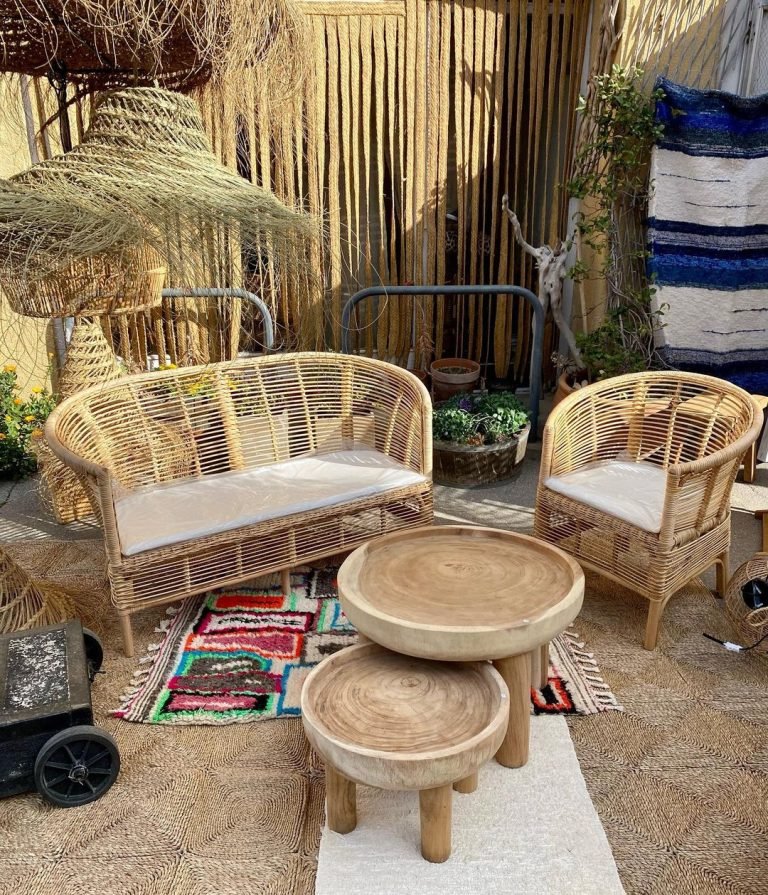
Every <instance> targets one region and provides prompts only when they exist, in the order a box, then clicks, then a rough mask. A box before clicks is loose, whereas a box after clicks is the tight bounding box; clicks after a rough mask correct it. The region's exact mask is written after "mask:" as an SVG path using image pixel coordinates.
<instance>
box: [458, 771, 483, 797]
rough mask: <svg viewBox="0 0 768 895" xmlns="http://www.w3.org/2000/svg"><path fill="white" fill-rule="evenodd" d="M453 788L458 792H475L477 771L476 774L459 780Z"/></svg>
mask: <svg viewBox="0 0 768 895" xmlns="http://www.w3.org/2000/svg"><path fill="white" fill-rule="evenodd" d="M453 788H454V789H455V790H456V792H462V793H470V792H474V791H475V790H476V789H477V771H475V773H474V774H470V775H469V777H465V778H464V779H463V780H457V781H456V782H455V783H454V784H453Z"/></svg>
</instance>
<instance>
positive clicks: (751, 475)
mask: <svg viewBox="0 0 768 895" xmlns="http://www.w3.org/2000/svg"><path fill="white" fill-rule="evenodd" d="M756 475H757V442H756V441H753V442H752V444H751V445H750V446H749V450H748V451H747V453H746V454H744V469H743V471H742V479H743V480H744V481H745V482H748V483H749V482H754V480H755V476H756Z"/></svg>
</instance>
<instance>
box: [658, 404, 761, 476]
mask: <svg viewBox="0 0 768 895" xmlns="http://www.w3.org/2000/svg"><path fill="white" fill-rule="evenodd" d="M753 403H754V405H755V417H754V419H753V420H752V425H751V426H750V427H749V429H747V431H746V432H745V433H744V434H743V435H742V436H741V437H740V438H737V439H736V441H734V442H733V443H732V444H729V445H728V447H725V448H722V450H719V451H715V452H714V453H712V454H709V455H708V456H706V457H702V458H701V459H700V460H689V461H688V462H687V463H674V464H672V465H671V466H670V467H669V468H668V469H667V475H668V476H670V477H673V478H678V479H680V478H682V477H683V476H687V475H696V474H697V473H702V472H706V471H707V470H709V469H716V468H717V467H719V466H723V465H725V464H726V463H729V462H730V461H731V460H735V459H737V458H738V459H740V458H741V457H743V456H744V454H745V453H746V452H747V450H748V449H749V447H750V445H752V444H753V443H754V442H755V441H756V440H757V439H758V438H759V437H760V430H761V429H762V427H763V411H762V410H761V408H760V405H759V404H758V402H757V401H755V400H754V399H753Z"/></svg>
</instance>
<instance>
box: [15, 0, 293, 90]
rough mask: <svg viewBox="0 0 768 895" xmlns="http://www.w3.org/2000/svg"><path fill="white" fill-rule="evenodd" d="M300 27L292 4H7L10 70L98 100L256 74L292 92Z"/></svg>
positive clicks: (40, 0) (44, 0) (82, 0)
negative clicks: (120, 92) (137, 88)
mask: <svg viewBox="0 0 768 895" xmlns="http://www.w3.org/2000/svg"><path fill="white" fill-rule="evenodd" d="M299 17H300V13H299V11H298V9H297V8H296V6H295V5H294V4H293V3H292V2H291V0H270V2H259V3H252V2H242V0H208V2H206V3H205V4H200V3H198V2H195V0H173V2H170V0H155V2H151V3H148V2H145V0H123V2H122V3H105V2H104V0H79V2H78V3H70V2H67V0H0V33H1V34H2V44H1V49H0V68H2V70H3V71H8V72H16V73H20V74H27V75H32V76H38V77H46V76H48V75H50V74H51V73H53V74H55V75H57V76H58V77H60V78H66V79H67V80H69V81H72V82H73V83H75V84H78V85H81V86H82V87H84V88H85V89H88V90H104V89H109V88H115V87H123V86H125V85H126V84H162V85H163V86H165V87H168V88H171V89H179V90H191V89H193V88H194V87H197V86H199V85H201V84H204V83H205V82H206V81H208V80H209V79H211V78H212V77H213V78H215V79H216V80H217V81H219V80H222V79H225V78H226V77H227V75H231V74H233V73H236V72H237V71H242V70H243V69H244V68H245V67H246V66H247V65H254V64H256V65H258V66H259V67H260V68H265V69H268V68H269V66H270V65H271V66H272V68H277V72H275V73H273V76H272V79H274V77H277V76H282V77H283V79H287V80H289V81H291V82H292V81H295V80H297V79H298V77H299V74H300V68H299V66H300V63H299V62H298V61H294V60H292V59H291V58H290V57H292V56H296V55H299V54H298V51H297V44H298V39H299V35H297V34H296V31H297V30H298V22H299ZM292 51H294V52H292ZM282 57H288V58H287V59H286V58H282ZM268 76H269V74H268V72H265V73H264V77H268ZM272 79H270V83H271V80H272ZM282 86H283V89H285V85H282Z"/></svg>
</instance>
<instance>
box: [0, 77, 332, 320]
mask: <svg viewBox="0 0 768 895" xmlns="http://www.w3.org/2000/svg"><path fill="white" fill-rule="evenodd" d="M316 233H317V227H316V224H315V222H314V220H313V219H312V218H309V217H307V216H305V215H302V214H299V213H298V212H297V211H295V210H294V209H291V208H288V207H287V206H285V205H283V204H282V203H281V202H279V201H278V200H277V199H276V198H275V196H274V195H273V194H272V193H270V192H268V191H266V190H263V189H261V188H259V187H256V186H254V185H253V184H251V183H250V182H249V181H247V180H245V179H243V178H242V177H240V176H238V175H237V174H236V173H234V172H233V171H230V170H229V169H227V168H225V167H224V166H223V165H222V164H221V163H219V162H218V161H217V159H216V158H215V157H214V156H213V154H212V152H211V150H210V145H209V142H208V138H207V137H206V135H205V132H204V131H203V125H202V119H201V116H200V111H199V108H198V106H197V104H196V103H195V102H194V101H193V100H192V99H190V98H188V97H185V96H182V95H180V94H178V93H173V92H171V91H167V90H164V89H160V88H149V87H137V88H127V89H125V90H120V91H116V92H114V93H110V94H107V95H106V97H105V98H104V99H103V100H102V102H101V103H100V104H99V105H98V107H97V109H96V111H95V113H94V116H93V119H92V123H91V127H90V128H89V130H88V132H87V133H86V134H85V137H84V139H83V142H82V143H81V144H80V145H79V146H76V147H75V148H74V149H73V150H72V151H71V152H69V153H66V154H65V155H61V156H57V157H56V158H53V159H51V160H49V161H45V162H41V163H40V164H38V165H35V166H34V167H33V168H31V169H29V170H28V171H26V172H24V173H23V174H20V175H18V176H17V177H14V178H12V179H11V180H9V181H0V284H1V285H2V286H3V287H4V288H5V289H6V290H7V291H8V292H9V294H11V295H15V296H17V299H16V300H17V303H18V304H21V303H22V299H24V301H26V307H27V309H26V311H25V313H34V312H35V309H37V311H36V312H37V313H38V314H39V315H41V316H43V315H46V316H47V315H50V314H51V313H55V312H56V309H55V307H54V308H52V305H53V304H55V301H56V297H55V295H54V290H52V289H47V288H46V283H51V282H55V281H56V280H57V279H61V278H67V277H68V276H72V271H73V268H74V269H75V270H77V269H79V266H80V265H79V264H78V262H79V261H81V260H84V259H87V258H92V257H93V256H108V257H112V258H114V257H118V256H120V255H121V254H122V253H124V252H125V251H126V248H127V247H135V246H140V245H142V244H147V245H148V246H149V247H150V248H151V249H153V250H154V251H156V252H157V253H158V254H159V255H160V256H161V258H162V259H163V262H164V264H165V265H166V266H167V268H168V271H169V276H170V279H171V281H172V282H173V283H174V284H175V285H180V286H200V285H209V284H210V285H230V284H232V283H236V282H237V280H238V277H239V275H240V264H241V262H242V259H243V258H246V259H247V258H254V257H255V258H261V257H264V256H268V257H269V258H270V259H271V260H273V261H274V263H275V264H276V265H277V266H278V268H279V267H280V265H281V263H284V264H290V265H293V266H294V267H295V266H296V265H298V264H301V263H302V257H303V255H302V252H301V251H297V247H303V246H304V245H305V244H306V243H305V240H306V239H307V238H312V237H313V236H315V235H316ZM70 293H71V290H70ZM56 294H57V295H60V296H62V295H66V294H68V293H67V290H66V289H59V290H58V291H57V292H56ZM35 296H38V298H37V299H36V298H35ZM58 313H60V314H70V313H75V310H74V309H73V308H72V307H71V306H68V305H67V303H66V302H62V303H61V306H60V307H59V309H58ZM77 313H88V308H83V307H80V308H79V309H78V310H77Z"/></svg>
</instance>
